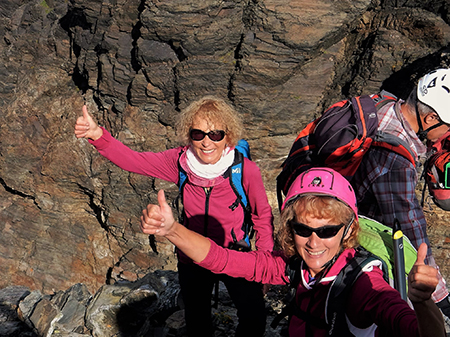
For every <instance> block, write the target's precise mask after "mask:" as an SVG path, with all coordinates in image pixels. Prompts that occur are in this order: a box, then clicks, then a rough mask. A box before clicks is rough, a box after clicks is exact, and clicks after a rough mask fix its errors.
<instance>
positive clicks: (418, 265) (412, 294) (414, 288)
mask: <svg viewBox="0 0 450 337" xmlns="http://www.w3.org/2000/svg"><path fill="white" fill-rule="evenodd" d="M427 249H428V247H427V245H426V244H425V243H422V244H421V245H420V246H419V249H418V250H417V260H416V262H415V263H414V266H413V267H412V269H411V271H410V273H409V275H408V283H409V287H408V297H409V299H410V300H411V301H412V302H423V301H426V300H428V299H429V298H430V297H431V294H432V293H433V292H434V290H435V289H436V286H437V284H438V283H439V278H438V271H437V269H435V268H433V267H431V266H428V265H426V264H425V258H426V255H427Z"/></svg>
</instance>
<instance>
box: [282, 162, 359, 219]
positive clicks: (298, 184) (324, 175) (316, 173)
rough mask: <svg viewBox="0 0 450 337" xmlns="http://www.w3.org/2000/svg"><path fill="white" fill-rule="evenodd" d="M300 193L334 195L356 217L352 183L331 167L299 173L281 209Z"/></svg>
mask: <svg viewBox="0 0 450 337" xmlns="http://www.w3.org/2000/svg"><path fill="white" fill-rule="evenodd" d="M302 194H312V195H324V196H330V197H335V198H336V199H338V200H339V201H342V202H343V203H344V204H346V205H348V206H349V207H350V208H351V209H352V210H353V212H354V213H355V218H357V217H358V209H357V207H356V197H355V192H354V191H353V187H352V185H350V183H349V181H348V180H347V179H345V178H344V177H343V176H342V175H341V174H340V173H339V172H337V171H335V170H333V169H330V168H325V167H317V168H311V169H309V170H307V171H305V172H303V173H301V174H300V175H299V176H298V177H297V178H296V179H295V180H294V182H293V183H292V185H291V187H290V188H289V190H288V193H287V195H286V199H285V200H284V202H283V205H282V206H281V210H283V209H284V207H285V206H286V205H287V204H288V203H289V202H291V201H293V200H295V199H296V198H297V197H298V196H300V195H302Z"/></svg>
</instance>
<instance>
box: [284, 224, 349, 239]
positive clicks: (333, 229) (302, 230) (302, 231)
mask: <svg viewBox="0 0 450 337" xmlns="http://www.w3.org/2000/svg"><path fill="white" fill-rule="evenodd" d="M290 225H291V226H292V229H293V230H294V233H295V234H297V235H298V236H301V237H304V238H309V237H310V236H311V235H312V233H316V235H317V236H318V237H319V238H321V239H329V238H332V237H333V236H336V234H337V233H338V232H339V230H340V229H341V228H342V227H344V226H345V225H344V224H343V223H341V224H340V225H337V226H322V227H319V228H311V227H308V226H306V225H304V224H302V223H299V222H293V221H292V222H291V223H290Z"/></svg>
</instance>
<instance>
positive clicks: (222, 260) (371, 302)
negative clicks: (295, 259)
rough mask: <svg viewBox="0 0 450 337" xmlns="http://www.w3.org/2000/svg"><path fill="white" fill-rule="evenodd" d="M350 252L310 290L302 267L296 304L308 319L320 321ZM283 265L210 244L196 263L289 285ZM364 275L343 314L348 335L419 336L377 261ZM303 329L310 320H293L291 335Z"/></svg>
mask: <svg viewBox="0 0 450 337" xmlns="http://www.w3.org/2000/svg"><path fill="white" fill-rule="evenodd" d="M354 254H355V250H354V249H347V250H345V251H344V252H343V253H342V254H341V255H340V256H339V257H338V259H337V260H336V262H335V263H334V265H333V266H332V267H331V269H330V270H329V272H328V273H327V274H326V275H325V276H324V277H323V278H322V280H321V281H320V283H319V284H317V285H315V286H314V287H311V286H309V285H308V271H307V270H305V269H303V268H302V271H303V272H302V279H301V281H300V284H299V286H298V288H297V294H296V301H297V305H299V306H300V308H301V309H302V310H303V311H305V312H309V313H310V314H311V315H312V316H314V317H318V318H321V319H324V318H325V305H326V300H327V295H328V291H329V288H330V286H331V284H332V283H333V281H334V279H335V278H336V276H337V275H338V274H339V272H340V270H341V269H342V268H343V267H344V266H345V265H346V264H347V263H348V262H349V261H350V260H351V259H352V257H353V256H354ZM287 261H288V259H287V258H286V257H285V256H284V255H283V254H282V253H281V252H249V253H243V252H237V251H231V250H228V249H223V248H221V247H219V246H217V245H215V244H214V243H212V244H211V249H210V251H209V253H208V255H207V256H206V258H205V259H204V260H203V261H202V262H200V263H199V265H200V266H201V267H204V268H206V269H209V270H211V271H212V272H214V273H223V274H227V275H230V276H233V277H244V278H245V279H247V280H249V281H256V282H262V283H264V284H287V283H289V278H288V276H286V273H285V272H286V263H287ZM302 267H303V266H302ZM364 271H365V273H364V274H363V275H361V276H360V277H359V278H358V279H357V281H356V282H355V284H354V286H353V289H352V291H351V293H350V295H349V298H348V303H347V307H346V316H347V319H348V326H349V329H350V331H351V332H352V333H353V334H354V335H355V336H407V337H413V336H418V335H419V333H418V326H417V320H416V316H415V314H414V311H413V310H412V309H411V308H410V307H409V306H408V304H407V303H406V302H405V301H403V300H402V299H401V297H400V294H399V293H398V292H397V291H396V290H395V289H394V288H392V287H391V286H390V285H389V284H387V283H386V281H384V279H383V273H382V271H381V270H380V268H378V267H377V263H375V264H373V265H370V266H368V267H367V269H366V268H364ZM308 307H309V309H308ZM307 325H308V322H306V321H304V320H302V319H300V318H298V317H296V316H293V317H292V319H291V321H290V325H289V335H290V336H306V335H307V334H306V329H307ZM310 328H311V329H312V332H313V335H314V336H327V331H326V329H323V328H318V327H316V326H313V325H310Z"/></svg>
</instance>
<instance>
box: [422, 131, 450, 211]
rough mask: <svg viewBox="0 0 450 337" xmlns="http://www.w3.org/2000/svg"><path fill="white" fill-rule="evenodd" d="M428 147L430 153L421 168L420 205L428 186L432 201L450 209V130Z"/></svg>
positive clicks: (446, 209) (447, 209)
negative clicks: (422, 184)
mask: <svg viewBox="0 0 450 337" xmlns="http://www.w3.org/2000/svg"><path fill="white" fill-rule="evenodd" d="M428 149H429V153H430V154H431V155H430V157H429V158H428V159H427V160H426V162H425V164H424V169H423V175H422V177H424V178H425V184H424V187H423V191H422V207H423V205H424V201H425V190H426V188H427V187H428V191H429V193H430V196H431V199H432V200H433V202H434V203H435V204H436V205H437V206H438V207H440V208H441V209H443V210H444V211H450V132H447V133H446V134H445V135H444V136H442V137H441V138H440V139H439V140H438V141H436V142H435V143H432V144H429V146H428Z"/></svg>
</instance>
